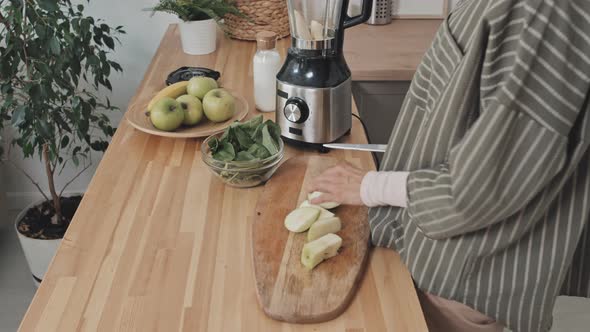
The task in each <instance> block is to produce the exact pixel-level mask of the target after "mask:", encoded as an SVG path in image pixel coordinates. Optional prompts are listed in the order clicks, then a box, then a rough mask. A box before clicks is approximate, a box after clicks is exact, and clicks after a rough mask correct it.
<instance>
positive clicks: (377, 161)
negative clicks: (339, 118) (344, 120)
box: [352, 113, 380, 169]
mask: <svg viewBox="0 0 590 332" xmlns="http://www.w3.org/2000/svg"><path fill="white" fill-rule="evenodd" d="M352 116H354V117H355V118H357V119H358V120H359V121H360V123H361V125H362V126H363V130H364V131H365V136H366V137H367V143H369V144H371V138H370V137H369V131H368V130H367V126H366V125H365V122H364V121H363V119H361V117H360V116H359V115H358V114H354V113H352ZM371 155H372V156H373V162H374V163H375V167H377V169H379V167H380V165H379V159H377V155H376V154H375V153H374V152H373V153H371Z"/></svg>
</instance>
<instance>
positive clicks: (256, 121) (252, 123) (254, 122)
mask: <svg viewBox="0 0 590 332" xmlns="http://www.w3.org/2000/svg"><path fill="white" fill-rule="evenodd" d="M262 120H263V119H262V114H260V115H258V116H255V117H253V118H252V119H250V120H248V121H246V122H243V123H241V124H240V126H239V127H240V128H241V129H243V130H244V131H245V132H247V133H248V135H250V137H252V134H254V131H255V130H256V128H257V127H258V126H259V125H260V124H261V123H262Z"/></svg>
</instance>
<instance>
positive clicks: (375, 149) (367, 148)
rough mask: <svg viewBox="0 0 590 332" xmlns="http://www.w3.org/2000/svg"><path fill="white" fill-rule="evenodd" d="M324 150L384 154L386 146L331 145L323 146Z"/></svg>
mask: <svg viewBox="0 0 590 332" xmlns="http://www.w3.org/2000/svg"><path fill="white" fill-rule="evenodd" d="M324 147H325V148H328V149H339V150H356V151H368V152H385V150H386V149H387V145H386V144H341V143H332V144H324Z"/></svg>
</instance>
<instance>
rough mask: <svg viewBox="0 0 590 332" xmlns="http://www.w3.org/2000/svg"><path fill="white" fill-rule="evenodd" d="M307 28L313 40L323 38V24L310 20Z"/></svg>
mask: <svg viewBox="0 0 590 332" xmlns="http://www.w3.org/2000/svg"><path fill="white" fill-rule="evenodd" d="M309 30H310V32H311V36H312V37H313V39H314V40H323V39H325V38H324V25H323V24H321V23H320V22H318V21H315V20H311V24H310V26H309Z"/></svg>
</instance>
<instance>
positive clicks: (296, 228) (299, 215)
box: [285, 207, 320, 233]
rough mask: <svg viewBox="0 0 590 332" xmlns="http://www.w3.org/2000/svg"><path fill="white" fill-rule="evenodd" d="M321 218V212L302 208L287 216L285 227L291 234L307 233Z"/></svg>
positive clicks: (311, 208)
mask: <svg viewBox="0 0 590 332" xmlns="http://www.w3.org/2000/svg"><path fill="white" fill-rule="evenodd" d="M319 216H320V210H318V209H316V208H314V207H300V208H298V209H295V210H293V211H291V213H289V214H288V215H287V217H286V218H285V227H286V228H287V229H288V230H289V231H291V232H295V233H301V232H305V231H306V230H308V229H309V227H310V226H311V225H312V224H313V223H314V222H315V221H316V220H317V219H318V217H319Z"/></svg>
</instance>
